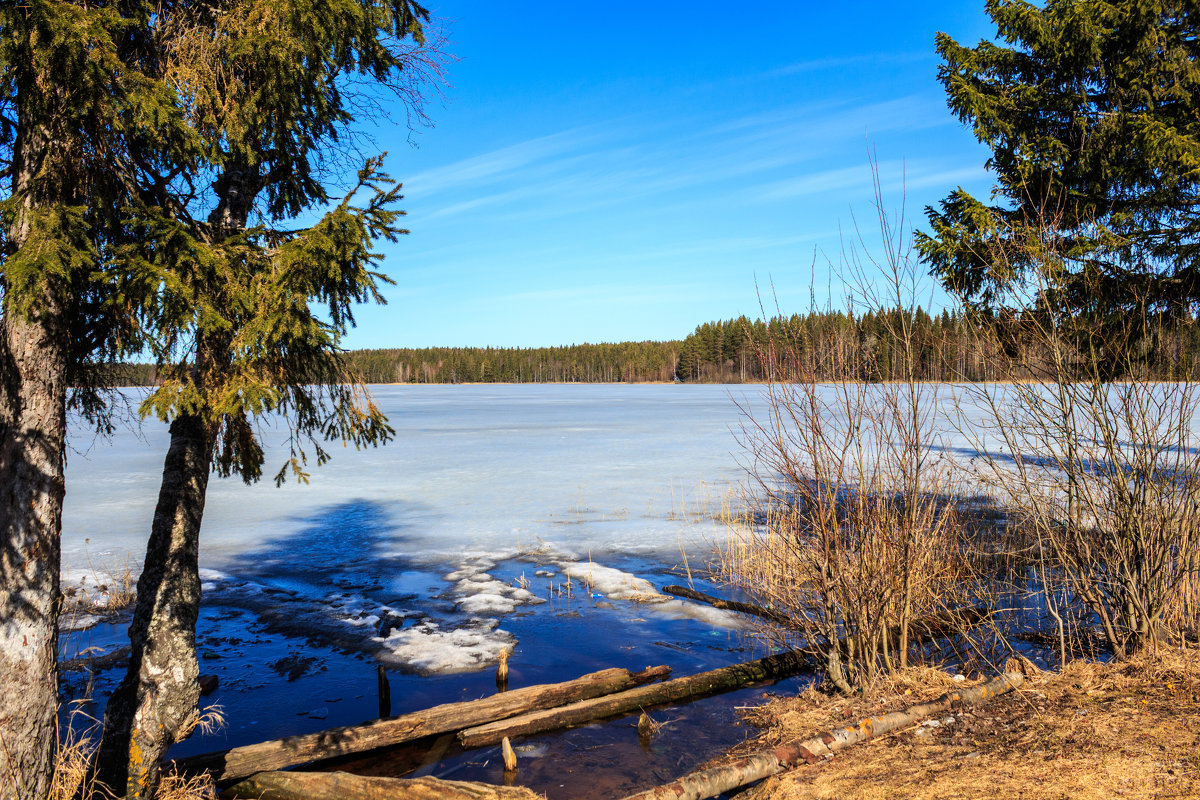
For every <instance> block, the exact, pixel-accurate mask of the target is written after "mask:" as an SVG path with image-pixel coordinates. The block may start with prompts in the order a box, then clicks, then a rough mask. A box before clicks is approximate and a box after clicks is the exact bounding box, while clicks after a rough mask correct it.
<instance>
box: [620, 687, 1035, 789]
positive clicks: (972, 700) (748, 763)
mask: <svg viewBox="0 0 1200 800" xmlns="http://www.w3.org/2000/svg"><path fill="white" fill-rule="evenodd" d="M1023 681H1024V678H1023V677H1022V676H1021V674H1020V673H1005V674H1004V675H1001V676H1000V677H998V678H993V679H992V680H990V681H988V682H987V683H982V684H979V685H978V686H972V687H970V688H967V689H960V690H955V691H953V692H947V693H946V694H944V695H942V696H941V697H939V698H937V699H936V700H932V701H930V702H928V703H922V704H921V705H916V706H910V707H908V708H906V709H904V710H903V711H892V712H890V713H888V714H884V715H882V716H879V717H868V718H867V719H864V720H860V721H859V722H857V723H855V724H854V725H851V726H849V727H846V728H839V729H838V730H836V731H828V732H826V733H822V734H819V735H817V736H814V737H813V738H811V739H806V740H804V741H792V742H787V743H785V744H782V745H780V746H779V747H776V748H775V749H773V750H761V751H759V752H757V753H752V754H751V755H749V756H746V757H745V758H740V759H738V760H737V761H735V762H733V763H732V764H726V765H724V766H720V767H713V768H712V769H705V770H699V771H697V772H693V773H691V774H689V775H685V776H683V777H682V778H680V779H679V780H676V781H674V782H672V783H668V784H667V785H665V786H658V787H655V788H654V789H647V790H646V791H644V792H638V793H637V794H634V795H630V796H629V797H626V798H625V800H668V798H669V799H670V800H703V798H707V797H716V796H717V795H719V794H723V793H725V792H729V791H733V790H734V789H738V788H740V787H742V786H746V785H748V784H751V783H754V782H755V781H758V780H762V779H763V778H766V777H768V776H770V775H774V774H776V773H778V772H782V771H784V770H785V769H788V768H789V767H791V766H794V765H796V764H799V763H801V762H806V763H812V762H815V761H818V760H820V759H821V758H822V757H823V756H826V755H829V754H831V753H836V752H837V751H839V750H843V749H845V748H847V747H850V746H852V745H855V744H858V743H859V742H864V741H866V740H867V739H871V738H874V737H876V736H881V735H883V734H885V733H890V732H891V731H894V730H896V729H897V728H903V727H905V726H908V725H912V724H914V723H916V722H918V721H920V720H922V719H924V718H926V717H929V716H932V715H933V714H937V713H940V712H942V711H946V710H947V709H949V708H951V707H954V706H962V705H974V704H976V703H980V702H983V701H985V700H990V699H991V698H993V697H996V696H997V695H1001V694H1004V693H1005V692H1008V691H1011V690H1013V689H1015V688H1017V687H1018V686H1020V685H1021V683H1022V682H1023Z"/></svg>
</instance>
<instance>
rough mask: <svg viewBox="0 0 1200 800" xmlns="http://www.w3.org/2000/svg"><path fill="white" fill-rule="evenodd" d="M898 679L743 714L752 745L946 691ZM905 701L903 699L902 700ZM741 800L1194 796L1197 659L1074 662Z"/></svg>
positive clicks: (904, 676)
mask: <svg viewBox="0 0 1200 800" xmlns="http://www.w3.org/2000/svg"><path fill="white" fill-rule="evenodd" d="M949 681H950V679H949V677H948V676H945V675H944V674H942V673H938V672H936V671H934V670H905V671H903V672H901V673H899V674H897V675H896V676H895V678H894V686H893V687H891V688H890V689H887V690H886V691H878V692H875V693H872V694H870V695H868V696H866V697H856V698H853V699H848V698H844V697H840V698H830V697H826V696H824V695H820V694H818V693H816V692H813V691H811V690H810V691H807V692H805V693H804V694H801V695H800V696H799V697H795V698H788V699H780V700H775V701H773V702H771V703H769V704H768V705H766V706H764V707H763V708H761V709H756V710H754V711H752V712H750V713H749V714H748V717H749V718H750V719H751V721H753V722H755V723H756V724H760V725H764V726H766V730H765V731H764V733H763V736H762V737H761V739H759V740H758V742H755V743H752V744H750V745H747V746H748V747H752V748H757V747H762V746H768V745H774V744H776V743H778V742H782V741H787V740H791V739H796V738H804V737H807V736H810V735H812V734H813V733H816V732H817V731H820V730H825V729H828V728H831V727H836V726H838V725H841V724H844V723H845V722H847V721H853V720H857V719H860V718H862V717H865V716H868V715H871V714H874V713H878V712H879V711H882V710H892V709H896V708H900V707H903V706H907V705H911V704H913V703H915V702H918V701H919V700H922V699H926V698H928V697H933V696H936V695H938V694H940V693H941V692H942V691H944V690H945V687H946V684H947V683H948V682H949ZM906 693H907V694H906ZM746 797H747V798H748V800H765V799H766V798H771V800H800V799H801V798H861V799H862V800H869V799H872V800H873V799H874V798H888V800H894V799H895V798H898V797H904V798H910V797H911V798H956V797H960V798H971V800H975V798H978V797H1013V798H1018V797H1019V798H1027V799H1030V800H1032V799H1033V798H1067V797H1069V798H1111V797H1130V798H1166V797H1200V651H1197V650H1196V649H1189V650H1180V649H1177V648H1168V647H1160V648H1159V652H1158V653H1157V654H1150V655H1145V656H1141V657H1138V658H1134V659H1130V660H1127V661H1123V662H1119V663H1114V664H1096V663H1085V662H1073V663H1071V664H1068V665H1067V667H1066V668H1065V669H1064V670H1063V671H1062V672H1061V673H1045V674H1043V675H1041V676H1039V677H1036V678H1034V679H1032V680H1030V681H1029V682H1027V683H1026V685H1025V686H1024V687H1023V688H1022V689H1021V690H1020V691H1018V692H1016V693H1014V694H1012V695H1006V696H1004V697H1001V698H999V699H997V700H994V701H992V702H990V703H988V704H984V705H980V706H976V707H974V708H972V709H969V710H966V711H964V712H960V713H956V714H955V721H954V722H953V723H951V724H944V725H941V726H939V727H937V728H928V727H918V728H910V729H907V730H904V731H900V732H898V733H896V734H894V735H892V736H888V737H884V738H883V739H880V740H878V741H873V742H868V743H866V744H863V745H861V746H859V747H855V748H852V749H850V750H847V751H845V752H844V753H842V754H840V755H838V756H837V757H836V758H834V759H832V760H829V761H826V762H824V763H821V764H815V765H811V766H803V767H800V768H798V769H796V770H793V771H791V772H789V773H787V774H786V775H784V776H779V777H776V778H772V779H770V780H768V781H765V782H763V784H761V785H760V786H759V787H756V788H755V789H754V790H753V791H752V792H750V793H748V794H747V795H746Z"/></svg>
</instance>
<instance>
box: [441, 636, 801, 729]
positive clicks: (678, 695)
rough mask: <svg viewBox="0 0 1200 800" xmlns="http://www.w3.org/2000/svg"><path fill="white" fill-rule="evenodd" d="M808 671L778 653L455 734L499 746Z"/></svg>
mask: <svg viewBox="0 0 1200 800" xmlns="http://www.w3.org/2000/svg"><path fill="white" fill-rule="evenodd" d="M807 666H808V661H807V659H805V658H804V656H802V655H800V654H799V653H793V652H788V653H779V654H778V655H773V656H767V657H766V658H760V659H758V660H757V661H748V662H746V663H744V664H734V665H733V666H730V667H722V668H720V669H714V670H709V671H708V672H701V673H698V674H696V675H688V676H687V677H684V678H676V679H675V680H671V681H667V682H666V683H659V684H656V685H653V686H642V687H639V688H637V689H630V690H628V691H625V692H619V693H617V694H612V695H608V696H605V697H597V698H594V699H591V700H582V701H580V702H578V703H572V704H571V705H569V706H562V707H560V708H551V709H548V710H545V711H535V712H533V713H530V714H523V715H521V716H519V717H513V718H511V719H502V720H500V721H498V722H493V723H490V724H487V725H480V726H478V727H475V728H470V729H468V730H464V731H462V732H461V733H459V734H458V740H459V741H460V742H462V744H463V747H485V746H487V745H490V744H497V743H499V742H500V740H501V739H503V738H504V737H505V736H529V735H531V734H535V733H543V732H545V731H552V730H558V729H559V728H569V727H572V726H574V725H581V724H583V723H586V722H592V721H594V720H598V719H604V718H605V717H613V716H617V715H619V714H626V713H630V712H632V711H637V710H638V709H641V708H644V707H646V706H653V705H660V704H662V703H674V702H677V701H680V700H686V701H691V700H698V699H700V698H702V697H709V696H711V695H714V694H721V693H722V692H731V691H733V690H734V689H741V688H742V687H744V686H749V685H750V684H753V683H759V682H761V681H767V680H778V679H780V678H786V677H788V676H789V675H795V674H796V673H798V672H800V671H801V670H803V669H805V668H806V667H807Z"/></svg>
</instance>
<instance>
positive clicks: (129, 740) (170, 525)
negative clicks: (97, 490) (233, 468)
mask: <svg viewBox="0 0 1200 800" xmlns="http://www.w3.org/2000/svg"><path fill="white" fill-rule="evenodd" d="M211 456H212V437H211V436H210V435H209V433H208V430H207V428H206V426H205V424H204V422H203V421H202V420H201V419H200V418H198V417H195V416H190V415H183V416H180V417H177V418H176V419H175V420H174V421H173V422H172V423H171V446H170V449H169V450H168V451H167V457H166V461H165V463H164V465H163V479H162V485H161V487H160V489H159V494H158V506H157V507H156V508H155V510H154V522H153V526H152V528H151V534H150V543H149V545H148V547H147V549H146V561H145V565H144V567H143V569H142V574H141V577H140V578H138V587H137V598H138V599H137V607H136V609H135V611H134V616H133V621H132V622H131V623H130V628H129V640H130V648H131V652H130V658H129V669H128V671H127V672H126V673H125V677H124V679H123V680H122V681H121V684H120V685H119V686H118V687H117V690H116V691H115V692H114V693H113V695H112V697H111V699H110V700H109V702H108V708H107V710H106V712H105V716H104V738H103V744H102V749H101V754H100V759H99V763H100V770H101V772H100V778H101V781H102V782H103V783H104V784H105V785H107V786H108V788H109V789H110V790H111V791H112V792H113V793H114V794H117V795H121V794H122V793H123V794H124V795H125V796H126V797H128V798H139V799H140V798H149V797H153V794H154V791H155V788H156V787H157V785H158V773H159V761H160V759H161V758H162V756H163V755H164V754H165V753H166V750H167V748H168V747H170V746H171V744H173V743H174V742H177V741H181V740H182V739H185V738H187V736H188V734H190V733H191V730H192V728H193V727H194V725H195V723H196V720H197V719H198V712H197V703H198V702H199V699H200V686H199V684H198V683H197V679H198V678H199V675H200V669H199V663H198V661H197V659H196V618H197V616H198V613H199V608H200V577H199V572H198V551H199V539H200V523H201V521H202V519H203V516H204V500H205V492H206V490H207V487H208V476H209V463H210V461H211Z"/></svg>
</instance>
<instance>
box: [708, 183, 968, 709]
mask: <svg viewBox="0 0 1200 800" xmlns="http://www.w3.org/2000/svg"><path fill="white" fill-rule="evenodd" d="M872 166H873V167H874V165H872ZM876 206H877V210H878V222H879V232H880V241H879V244H878V246H877V247H876V252H877V253H878V255H875V256H872V255H871V254H870V251H869V249H868V248H867V247H866V245H865V242H863V240H862V238H861V237H859V239H858V244H859V245H861V247H855V246H853V245H852V246H851V247H849V248H847V249H845V251H844V254H843V262H842V265H841V267H840V268H839V269H838V270H837V271H839V272H840V273H842V275H841V277H842V278H843V281H845V282H848V283H851V284H853V285H856V286H857V287H858V288H859V291H860V292H861V295H862V297H863V298H865V304H864V303H861V302H860V305H859V306H858V307H857V308H856V307H855V306H854V305H852V306H851V308H850V309H849V312H848V313H849V315H850V317H851V319H852V318H853V315H854V314H855V313H856V311H861V310H862V309H863V308H864V306H865V308H866V309H867V310H874V311H876V312H879V311H882V310H888V311H889V313H888V314H887V315H886V318H887V319H888V320H889V322H888V323H887V326H888V327H887V329H886V330H885V331H884V332H883V333H884V335H883V336H881V337H880V339H882V340H888V345H889V349H888V352H887V353H886V355H885V354H884V352H883V347H882V342H875V343H872V342H861V341H847V340H845V339H835V340H834V344H833V346H832V347H824V348H814V347H812V346H810V342H811V341H812V339H813V338H814V337H812V336H811V335H810V331H808V330H806V328H805V323H803V322H801V323H799V324H797V325H792V326H790V327H783V328H782V330H783V333H782V334H781V335H779V336H773V337H770V338H768V339H767V340H766V342H765V344H763V345H762V346H761V347H760V348H759V350H758V353H757V356H758V358H759V359H760V361H761V363H762V366H763V371H764V374H765V375H766V376H767V383H766V387H765V397H764V402H763V404H762V405H761V407H744V408H743V413H744V421H743V426H742V443H743V446H744V448H745V450H746V452H747V454H748V460H749V461H750V471H751V474H752V476H753V480H752V488H751V494H752V496H754V497H755V498H757V501H758V502H757V508H756V511H757V513H756V514H755V515H754V520H753V521H752V522H748V523H744V524H741V525H738V526H735V527H734V528H733V529H732V535H731V537H730V538H729V540H728V543H727V544H726V545H725V546H724V547H723V549H722V550H721V553H720V559H719V561H720V570H721V575H722V577H723V578H724V580H725V581H727V582H728V583H729V584H730V585H731V586H733V587H735V588H736V589H738V590H740V591H741V592H743V593H744V594H746V595H748V596H749V597H750V598H752V599H753V600H754V602H756V603H758V604H760V605H763V606H766V607H767V608H770V609H773V610H775V611H779V612H782V614H783V615H785V617H786V622H783V623H778V622H774V623H772V622H767V623H764V625H765V628H764V630H765V632H766V633H767V635H769V636H773V637H776V638H778V639H779V640H781V642H782V643H786V644H787V645H788V646H792V647H798V648H800V649H802V650H805V651H807V652H809V653H811V654H813V655H814V656H815V657H816V658H817V659H818V662H819V663H821V664H823V665H824V667H825V671H826V672H827V675H828V678H829V680H830V682H831V683H832V684H833V685H834V686H836V687H837V689H839V690H840V691H842V692H851V691H853V690H854V689H856V688H860V687H863V686H866V685H869V684H870V683H871V682H872V681H873V680H874V679H875V678H876V676H877V675H878V674H880V673H881V672H887V671H891V670H894V669H897V668H902V667H905V666H907V664H908V661H909V658H910V653H911V652H912V651H913V642H912V636H911V631H910V628H911V626H912V624H913V622H914V621H915V620H917V619H918V618H920V617H922V616H926V615H929V614H933V613H939V612H945V611H946V610H948V609H955V608H958V607H959V606H961V605H965V601H966V598H967V596H968V594H969V590H968V588H967V587H968V585H969V582H967V581H964V580H963V576H964V574H965V573H966V565H965V562H964V555H963V552H964V551H963V548H962V547H961V543H960V542H959V525H958V522H957V518H956V512H955V496H956V492H955V491H954V488H953V486H952V484H951V473H950V471H949V469H948V464H947V462H946V461H945V460H944V459H942V458H941V457H940V455H939V453H938V452H937V451H936V450H935V448H936V447H937V445H938V442H937V439H936V432H935V426H934V424H933V423H934V421H935V419H934V415H936V414H938V413H939V410H938V409H939V398H938V394H939V391H940V390H939V387H938V386H937V385H936V384H930V383H926V382H924V381H923V380H922V378H923V373H922V366H921V362H922V353H923V351H924V349H925V346H926V344H927V343H925V342H922V341H920V337H919V335H918V332H917V327H916V326H915V325H914V324H913V321H914V320H915V319H916V317H917V316H918V315H919V314H922V313H924V312H923V311H921V308H920V305H919V302H918V301H919V300H920V299H921V297H922V294H923V293H924V291H926V289H925V281H924V280H923V276H922V274H921V273H920V272H919V271H918V269H917V264H916V261H915V259H914V258H913V257H912V250H911V243H910V241H909V239H908V237H907V236H906V235H905V234H904V233H903V230H904V221H903V217H902V216H901V217H900V218H899V219H898V220H893V219H892V218H890V217H889V216H888V214H887V213H886V212H885V211H884V208H883V204H882V202H881V200H880V192H879V186H878V176H877V173H876ZM860 250H861V251H862V252H861V254H860V252H859V251H860ZM813 317H814V315H809V318H810V319H812V318H813ZM848 330H849V331H851V332H852V331H853V326H848ZM823 376H833V377H832V379H831V380H829V381H828V382H826V383H819V382H818V381H819V380H821V379H822V377H823Z"/></svg>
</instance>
